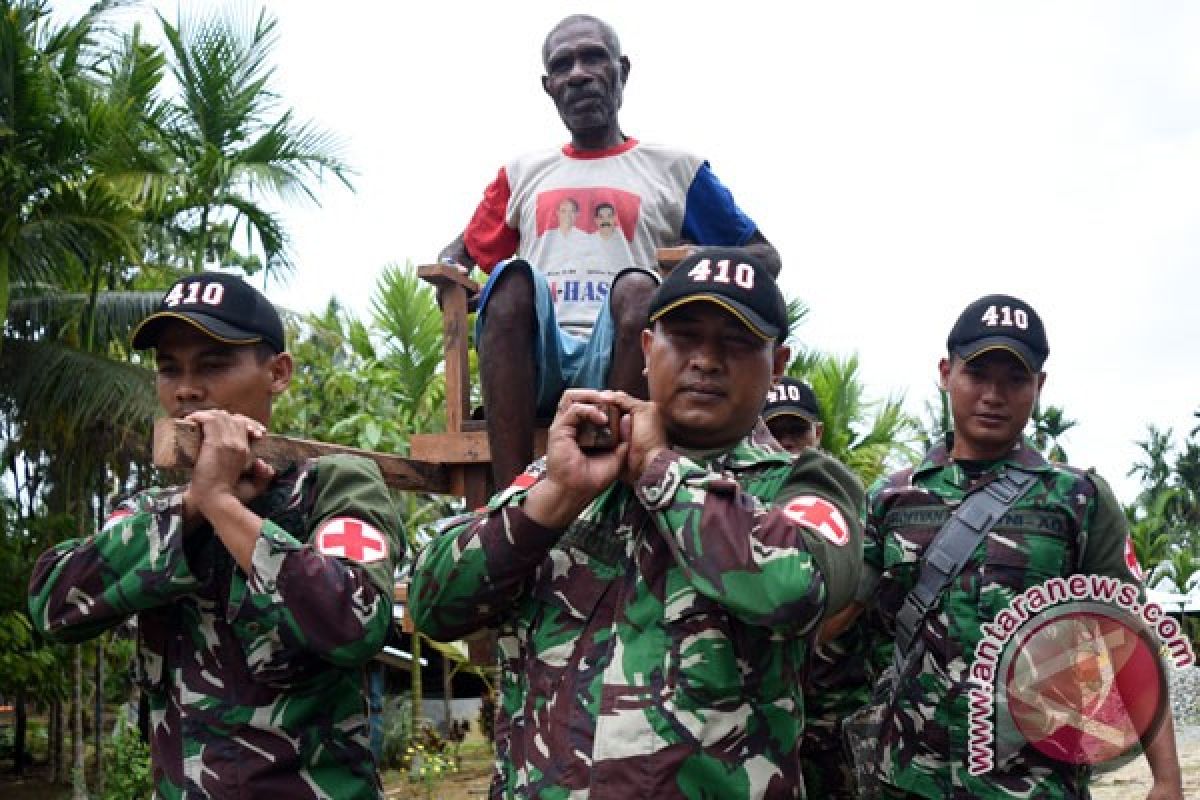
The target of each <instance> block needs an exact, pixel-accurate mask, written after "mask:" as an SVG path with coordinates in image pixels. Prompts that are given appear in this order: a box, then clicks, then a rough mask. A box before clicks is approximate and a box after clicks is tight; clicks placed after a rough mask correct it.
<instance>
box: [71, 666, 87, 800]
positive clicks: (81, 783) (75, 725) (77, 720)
mask: <svg viewBox="0 0 1200 800" xmlns="http://www.w3.org/2000/svg"><path fill="white" fill-rule="evenodd" d="M74 651H75V653H74V657H73V658H72V659H71V683H72V687H71V695H72V701H71V800H87V776H85V775H84V774H83V768H84V759H83V751H84V745H85V744H86V743H85V742H84V739H83V647H82V646H79V645H76V646H75V648H74Z"/></svg>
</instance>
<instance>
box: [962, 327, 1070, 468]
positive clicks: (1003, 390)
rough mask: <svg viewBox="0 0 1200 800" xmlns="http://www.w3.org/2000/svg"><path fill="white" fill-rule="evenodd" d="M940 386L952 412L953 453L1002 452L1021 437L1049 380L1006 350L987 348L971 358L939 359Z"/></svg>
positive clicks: (980, 456) (991, 456) (966, 455)
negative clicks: (966, 359)
mask: <svg viewBox="0 0 1200 800" xmlns="http://www.w3.org/2000/svg"><path fill="white" fill-rule="evenodd" d="M938 371H939V373H940V376H941V384H942V388H943V389H945V390H946V392H947V394H949V396H950V411H951V415H952V416H953V417H954V451H953V455H954V457H955V458H970V459H984V460H991V459H996V458H1001V457H1003V456H1004V455H1005V454H1006V453H1008V451H1009V450H1011V449H1012V448H1013V446H1014V445H1016V443H1017V441H1018V440H1019V439H1020V438H1021V431H1023V430H1024V429H1025V426H1026V425H1027V424H1028V423H1029V417H1030V415H1031V414H1032V413H1033V404H1034V403H1035V402H1037V396H1038V392H1039V391H1040V390H1041V388H1042V384H1043V383H1044V382H1045V380H1046V373H1044V372H1030V371H1029V370H1028V369H1026V368H1025V364H1024V363H1023V362H1022V361H1021V360H1020V359H1018V358H1017V357H1016V356H1014V355H1013V354H1012V353H1009V352H1007V351H1004V350H989V351H987V352H985V353H983V354H981V355H979V356H977V357H976V358H973V359H971V360H970V361H963V360H962V359H961V358H959V357H958V356H954V357H952V358H950V359H945V358H943V359H942V361H941V363H940V364H939V365H938Z"/></svg>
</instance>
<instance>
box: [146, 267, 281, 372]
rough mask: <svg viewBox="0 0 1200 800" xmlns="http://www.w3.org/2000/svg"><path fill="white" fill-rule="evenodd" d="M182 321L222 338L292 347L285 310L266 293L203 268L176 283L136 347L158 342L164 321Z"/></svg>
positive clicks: (236, 341) (277, 349) (237, 342)
mask: <svg viewBox="0 0 1200 800" xmlns="http://www.w3.org/2000/svg"><path fill="white" fill-rule="evenodd" d="M172 319H179V320H183V321H184V322H187V323H188V324H190V325H194V326H195V327H197V328H199V329H200V330H201V331H203V332H204V333H206V334H208V335H209V336H211V337H212V338H214V339H216V340H217V341H220V342H226V343H228V344H254V343H255V342H266V343H267V344H269V345H270V346H271V347H273V348H274V349H275V352H277V353H281V352H283V351H284V350H285V349H286V346H285V342H284V335H283V322H282V321H281V320H280V319H279V312H277V311H276V310H275V306H273V305H271V301H270V300H268V299H267V298H266V297H264V296H263V293H262V292H260V291H258V289H255V288H254V287H253V286H251V285H250V284H248V283H246V282H245V281H244V280H242V279H241V278H239V277H238V276H236V275H229V274H226V273H224V272H202V273H200V274H198V275H189V276H188V277H186V278H181V279H180V280H178V281H176V282H175V284H174V285H173V286H171V288H170V289H169V290H168V291H167V293H166V294H165V295H164V296H163V299H162V302H161V303H159V305H158V310H157V311H155V312H154V313H153V314H151V315H150V316H148V317H146V318H145V319H144V320H142V321H141V323H140V324H139V325H138V326H137V328H136V329H135V330H134V331H133V346H134V347H135V348H136V349H138V350H145V349H147V348H150V347H154V346H155V345H156V344H158V337H159V336H160V335H161V333H162V328H163V323H165V322H166V321H167V320H172Z"/></svg>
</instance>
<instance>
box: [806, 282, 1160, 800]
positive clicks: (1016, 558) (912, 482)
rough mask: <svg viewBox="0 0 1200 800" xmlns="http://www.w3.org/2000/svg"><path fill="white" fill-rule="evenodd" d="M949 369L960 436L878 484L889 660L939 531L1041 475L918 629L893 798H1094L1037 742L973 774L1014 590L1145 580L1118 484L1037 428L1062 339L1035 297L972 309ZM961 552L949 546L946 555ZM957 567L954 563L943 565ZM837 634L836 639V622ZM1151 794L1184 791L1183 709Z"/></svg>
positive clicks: (877, 544)
mask: <svg viewBox="0 0 1200 800" xmlns="http://www.w3.org/2000/svg"><path fill="white" fill-rule="evenodd" d="M947 350H948V352H947V355H946V357H945V358H943V359H941V361H940V363H939V364H938V373H939V376H940V380H941V387H942V388H943V389H944V390H945V391H946V392H947V393H948V395H949V400H950V408H951V413H952V416H953V421H954V430H953V432H952V433H949V434H947V435H946V438H945V440H944V441H943V442H941V443H939V444H937V445H935V446H934V447H933V448H932V449H931V450H930V451H929V452H928V453H927V454H926V455H925V458H924V460H923V461H922V462H921V464H920V465H919V466H917V467H916V468H910V469H905V470H902V471H900V472H897V473H895V474H893V475H890V476H887V477H885V478H883V479H881V480H880V481H879V482H878V483H877V484H876V485H875V486H873V487H872V488H871V490H870V491H869V493H868V507H867V514H868V515H867V532H866V544H865V551H864V560H865V567H864V573H863V584H862V586H861V587H860V591H859V594H858V597H857V599H856V603H855V605H856V606H859V607H861V604H865V603H868V602H869V601H868V598H873V602H872V606H871V607H870V609H869V610H870V613H869V615H868V619H869V620H870V622H871V623H872V628H873V633H875V635H876V641H877V643H878V647H877V648H875V651H876V652H875V657H874V666H875V667H876V668H878V669H879V670H883V669H884V668H886V667H887V666H888V665H889V664H890V663H891V662H892V658H893V654H892V649H893V642H894V639H895V637H896V636H897V624H896V620H897V615H898V614H899V613H900V612H901V609H902V608H905V607H906V606H907V605H908V602H907V601H906V597H907V596H908V595H909V592H910V591H911V590H912V589H913V587H914V585H915V584H916V583H917V576H918V574H919V569H918V567H919V566H920V565H921V563H922V562H923V560H924V553H925V551H926V548H928V547H929V545H930V542H931V541H932V540H933V538H934V536H935V534H936V533H937V532H938V530H939V529H940V528H941V527H942V526H943V524H944V523H945V522H946V520H947V519H948V517H949V516H950V513H951V509H953V508H956V507H957V506H959V505H960V504H961V503H963V501H964V498H965V497H967V496H968V495H969V494H971V493H972V492H973V491H974V490H975V489H977V488H981V487H983V486H985V485H988V484H991V483H995V482H997V481H999V480H1000V479H1002V478H1004V476H1005V475H1006V471H1007V470H1008V469H1010V468H1011V469H1016V470H1024V471H1028V472H1029V473H1031V474H1033V476H1034V480H1033V483H1032V485H1031V488H1028V489H1025V490H1024V491H1023V493H1014V496H1016V497H1017V499H1016V501H1015V504H1013V505H1011V506H1010V508H1011V512H1008V513H1004V514H1003V516H1002V517H1001V518H1000V519H999V520H998V521H997V522H996V523H995V525H994V527H992V528H991V530H990V532H988V533H987V535H986V536H984V538H983V539H982V541H980V542H979V543H978V545H977V546H976V547H974V548H973V549H972V550H971V552H970V554H969V557H968V559H967V561H966V564H965V566H964V567H963V568H962V570H961V571H960V572H958V575H957V577H955V578H953V579H951V581H950V583H949V585H948V586H946V588H945V589H944V590H942V591H941V592H940V594H939V596H940V601H935V602H934V603H933V604H932V605H931V606H930V608H931V609H932V610H931V613H930V614H929V616H928V621H927V622H924V623H923V624H921V625H919V626H917V627H916V628H915V630H916V633H915V636H914V638H913V640H912V641H913V642H914V645H913V646H914V647H921V648H923V651H919V652H923V656H922V657H921V658H919V659H917V660H914V661H913V662H912V663H913V664H914V669H913V677H912V678H911V679H908V680H903V681H901V682H900V683H899V686H900V689H899V691H898V693H897V695H896V699H895V703H894V705H893V706H892V713H891V714H890V715H889V716H888V717H886V718H885V719H886V722H885V727H884V729H883V731H882V733H881V735H880V737H879V740H880V744H881V750H882V779H883V783H884V785H883V787H882V790H883V794H884V796H885V797H903V798H915V797H929V798H938V799H939V800H941V799H942V798H963V800H965V799H966V798H1015V797H1021V798H1084V797H1087V774H1086V770H1084V769H1081V768H1079V767H1078V766H1075V765H1072V764H1066V763H1062V762H1058V761H1055V760H1053V759H1051V758H1049V757H1047V756H1046V755H1044V754H1043V753H1041V752H1039V751H1038V750H1036V749H1035V748H1033V747H1031V746H1028V745H1027V746H1025V747H1023V748H1021V749H1020V751H1019V752H1018V753H1017V754H1016V755H1015V756H1014V757H1013V758H1011V759H1009V760H1007V761H1005V762H1004V763H1001V764H999V765H998V766H997V767H996V768H995V769H993V770H992V771H990V772H987V773H986V774H983V775H978V776H976V775H971V774H969V772H968V770H967V763H968V762H967V755H968V753H967V746H966V744H967V741H968V719H969V714H968V687H969V686H970V685H971V684H970V681H969V678H968V667H969V664H970V662H971V661H972V659H973V656H974V651H975V646H976V644H977V643H978V642H979V641H980V639H981V637H982V636H983V635H984V631H983V626H984V625H985V624H987V623H990V622H992V620H993V619H994V618H995V616H996V614H997V613H998V612H999V611H1000V610H1002V609H1004V608H1006V607H1008V606H1009V604H1010V603H1011V602H1012V601H1013V598H1014V597H1015V596H1016V595H1018V594H1020V593H1021V592H1023V591H1025V590H1027V589H1029V588H1030V587H1033V586H1036V585H1038V584H1041V583H1042V582H1043V581H1045V580H1046V579H1047V578H1050V577H1054V576H1067V575H1072V574H1090V575H1104V576H1112V577H1115V578H1117V579H1119V580H1121V581H1124V582H1126V583H1131V584H1136V583H1139V578H1138V574H1139V573H1140V570H1139V569H1138V568H1137V561H1136V558H1134V557H1133V556H1132V553H1133V549H1132V542H1131V541H1130V539H1129V531H1128V526H1127V524H1126V520H1125V516H1124V514H1123V513H1122V512H1121V507H1120V506H1119V505H1118V503H1117V500H1116V498H1115V497H1114V496H1113V493H1112V490H1111V489H1110V488H1109V487H1108V484H1107V483H1105V482H1104V480H1103V479H1102V478H1101V477H1100V476H1099V475H1096V474H1095V473H1094V472H1091V471H1088V472H1084V471H1082V470H1078V469H1074V468H1072V467H1068V466H1065V465H1063V464H1056V463H1050V462H1048V461H1046V460H1045V459H1044V458H1043V457H1042V456H1041V455H1040V454H1039V453H1038V452H1037V451H1036V450H1035V449H1034V448H1033V446H1032V445H1031V443H1030V442H1029V441H1028V440H1026V439H1025V438H1024V437H1023V436H1022V431H1023V430H1024V429H1025V427H1026V425H1027V424H1028V422H1029V419H1030V415H1031V413H1032V411H1033V407H1034V404H1035V402H1036V401H1037V398H1038V394H1039V392H1040V390H1041V388H1042V386H1043V384H1044V382H1045V379H1046V373H1045V372H1043V371H1042V365H1043V363H1044V362H1045V360H1046V356H1047V355H1048V354H1049V345H1048V342H1047V339H1046V333H1045V329H1044V327H1043V325H1042V321H1041V318H1040V317H1039V316H1038V315H1037V313H1036V312H1035V311H1034V310H1033V308H1032V307H1031V306H1030V305H1029V304H1028V303H1026V302H1025V301H1023V300H1020V299H1018V298H1016V297H1011V296H1008V295H988V296H986V297H982V298H980V299H978V300H976V301H975V302H973V303H971V304H970V305H968V306H967V307H966V309H964V310H963V312H962V314H961V315H960V316H959V318H958V320H957V321H956V322H955V324H954V327H953V328H952V330H951V331H950V335H949V337H948V339H947ZM943 552H946V551H943ZM943 571H944V570H943ZM825 633H829V631H826V632H825ZM1146 754H1147V757H1148V759H1149V761H1150V766H1151V769H1152V772H1153V774H1154V787H1153V789H1152V790H1151V792H1150V794H1149V797H1151V798H1155V799H1156V800H1161V799H1163V798H1175V799H1177V798H1181V797H1182V788H1181V785H1180V774H1179V765H1178V759H1177V758H1176V755H1175V744H1174V733H1173V730H1172V727H1171V724H1170V715H1169V714H1168V715H1167V717H1166V723H1165V724H1164V725H1163V727H1162V728H1161V729H1160V730H1159V732H1158V735H1157V737H1156V738H1155V739H1154V741H1153V742H1152V743H1150V744H1149V745H1148V746H1147V749H1146Z"/></svg>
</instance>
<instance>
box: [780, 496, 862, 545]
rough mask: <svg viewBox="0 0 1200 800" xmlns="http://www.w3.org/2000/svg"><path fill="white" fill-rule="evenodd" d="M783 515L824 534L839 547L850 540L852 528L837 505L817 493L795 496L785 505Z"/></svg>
mask: <svg viewBox="0 0 1200 800" xmlns="http://www.w3.org/2000/svg"><path fill="white" fill-rule="evenodd" d="M783 515H784V516H785V517H787V518H788V519H790V520H791V521H792V522H794V523H796V524H797V525H803V526H804V527H806V528H810V529H812V530H814V531H816V532H817V533H819V534H821V535H822V536H824V537H825V538H826V539H828V540H829V541H831V542H833V543H834V544H835V545H837V546H838V547H841V546H842V545H844V544H846V542H848V541H850V528H849V526H847V525H846V518H845V517H843V516H842V512H840V511H838V510H837V506H835V505H834V504H833V503H831V502H829V501H828V500H825V499H823V498H820V497H817V496H816V495H811V494H806V495H801V496H800V497H795V498H793V499H792V500H790V501H788V504H787V505H786V506H784V507H783Z"/></svg>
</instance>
